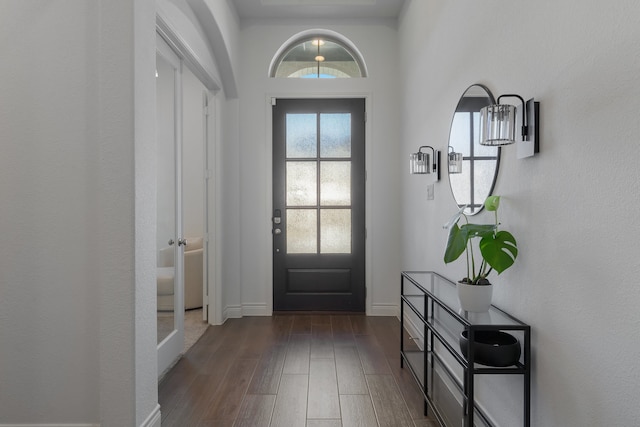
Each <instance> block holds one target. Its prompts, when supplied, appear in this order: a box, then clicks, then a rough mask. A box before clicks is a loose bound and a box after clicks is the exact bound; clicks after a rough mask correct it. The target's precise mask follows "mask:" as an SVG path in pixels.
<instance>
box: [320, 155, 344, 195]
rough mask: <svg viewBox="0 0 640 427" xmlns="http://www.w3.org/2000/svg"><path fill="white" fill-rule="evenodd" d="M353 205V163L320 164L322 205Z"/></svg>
mask: <svg viewBox="0 0 640 427" xmlns="http://www.w3.org/2000/svg"><path fill="white" fill-rule="evenodd" d="M350 204H351V162H349V161H337V162H336V161H331V162H327V161H322V162H320V205H321V206H349V205H350Z"/></svg>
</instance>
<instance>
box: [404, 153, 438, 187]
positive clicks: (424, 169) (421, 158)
mask: <svg viewBox="0 0 640 427" xmlns="http://www.w3.org/2000/svg"><path fill="white" fill-rule="evenodd" d="M423 148H430V149H431V151H432V153H433V162H431V161H430V157H429V153H423V152H422V149H423ZM431 170H433V172H434V173H436V174H437V175H438V177H437V180H438V181H439V180H440V151H439V150H434V149H433V147H431V146H429V145H423V146H422V147H420V148H419V149H418V152H417V153H411V155H409V173H411V174H412V175H423V174H428V173H431Z"/></svg>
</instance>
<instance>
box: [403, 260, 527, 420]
mask: <svg viewBox="0 0 640 427" xmlns="http://www.w3.org/2000/svg"><path fill="white" fill-rule="evenodd" d="M401 293H402V295H401V322H400V323H401V331H400V332H401V343H400V354H401V359H400V363H401V367H402V368H408V369H409V370H410V372H411V374H412V375H413V378H414V379H415V381H416V382H417V384H418V385H419V387H420V389H421V390H422V394H423V397H424V399H425V408H424V409H425V415H427V414H433V415H435V418H436V419H437V420H438V422H439V423H440V424H441V425H442V426H446V427H454V426H455V427H457V426H459V425H460V419H461V420H462V425H463V426H465V427H473V426H489V427H493V426H494V422H493V421H492V417H491V415H490V412H493V411H495V409H496V408H486V407H484V406H483V405H481V404H480V403H479V402H478V401H477V400H476V396H475V394H476V393H475V390H476V382H477V379H476V376H478V375H481V376H484V375H488V376H489V375H515V376H520V377H522V383H523V388H522V407H523V415H522V418H523V419H522V425H523V426H525V427H529V426H530V377H531V372H530V367H529V364H530V351H531V350H530V327H529V326H528V325H525V324H524V323H522V322H520V321H519V320H517V319H515V318H514V317H512V316H510V315H509V314H507V313H505V312H503V311H502V310H500V309H498V308H496V307H493V306H492V307H491V308H490V310H489V312H487V313H468V312H465V311H462V310H460V308H459V306H458V305H457V297H456V290H455V284H454V283H452V282H451V281H449V280H447V279H446V278H444V277H442V276H440V275H438V274H437V273H434V272H403V273H402V278H401ZM407 309H408V310H407ZM462 331H466V332H465V335H466V336H467V338H468V346H467V348H466V350H465V352H466V357H465V356H463V354H462V351H461V349H460V346H459V343H458V336H459V335H460V333H461V332H462ZM497 331H501V333H500V335H504V333H509V334H512V335H513V336H514V337H516V338H517V339H518V342H519V343H520V345H521V346H522V352H521V356H520V358H519V360H517V362H515V363H513V365H510V366H501V367H491V366H485V365H481V364H478V363H474V361H475V360H477V359H476V358H475V354H476V353H477V345H476V343H477V340H476V334H478V335H481V334H486V333H491V332H497ZM415 337H417V338H415ZM515 358H517V354H516V356H515ZM515 358H514V359H511V360H509V361H508V363H511V362H512V361H513V360H515ZM516 415H517V414H516Z"/></svg>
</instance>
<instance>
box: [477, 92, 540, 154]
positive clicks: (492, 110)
mask: <svg viewBox="0 0 640 427" xmlns="http://www.w3.org/2000/svg"><path fill="white" fill-rule="evenodd" d="M505 97H512V98H518V99H519V100H520V101H521V102H522V107H523V108H522V122H521V134H522V141H518V145H519V148H518V158H523V157H529V156H533V155H534V154H535V153H538V152H539V151H540V140H539V136H538V135H539V120H538V116H539V112H540V103H539V102H535V101H534V100H533V98H531V99H530V100H528V101H527V102H525V101H524V99H522V97H521V96H520V95H515V94H505V95H500V96H499V97H498V103H497V104H493V105H488V106H486V107H484V108H482V109H481V110H480V144H481V145H492V146H497V145H508V144H513V143H515V142H516V137H515V131H516V113H517V109H516V106H515V105H510V104H500V99H501V98H505ZM520 145H522V146H521V147H520Z"/></svg>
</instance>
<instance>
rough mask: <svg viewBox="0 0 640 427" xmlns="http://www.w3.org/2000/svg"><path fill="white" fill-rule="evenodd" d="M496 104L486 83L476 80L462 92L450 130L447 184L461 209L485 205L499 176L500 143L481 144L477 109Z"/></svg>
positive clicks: (475, 210)
mask: <svg viewBox="0 0 640 427" xmlns="http://www.w3.org/2000/svg"><path fill="white" fill-rule="evenodd" d="M491 104H495V99H494V98H493V95H492V94H491V92H490V91H489V89H487V88H486V87H484V86H482V85H479V84H475V85H471V86H469V88H468V89H467V90H466V91H465V92H464V93H463V94H462V97H461V98H460V101H459V102H458V106H457V107H456V111H455V113H454V114H453V120H452V121H451V132H450V133H449V155H448V156H447V159H448V162H447V163H448V169H449V184H450V185H451V193H453V198H454V199H455V200H456V203H457V204H458V206H459V207H462V206H464V205H467V208H466V209H465V211H464V213H465V214H467V215H475V214H477V213H478V212H480V211H481V210H482V208H483V207H484V201H485V199H486V198H487V197H488V196H490V195H491V192H492V191H493V186H494V185H495V183H496V177H497V176H498V166H499V165H500V147H488V146H484V145H480V142H479V135H480V132H479V129H480V109H481V108H482V107H485V106H487V105H491Z"/></svg>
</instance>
